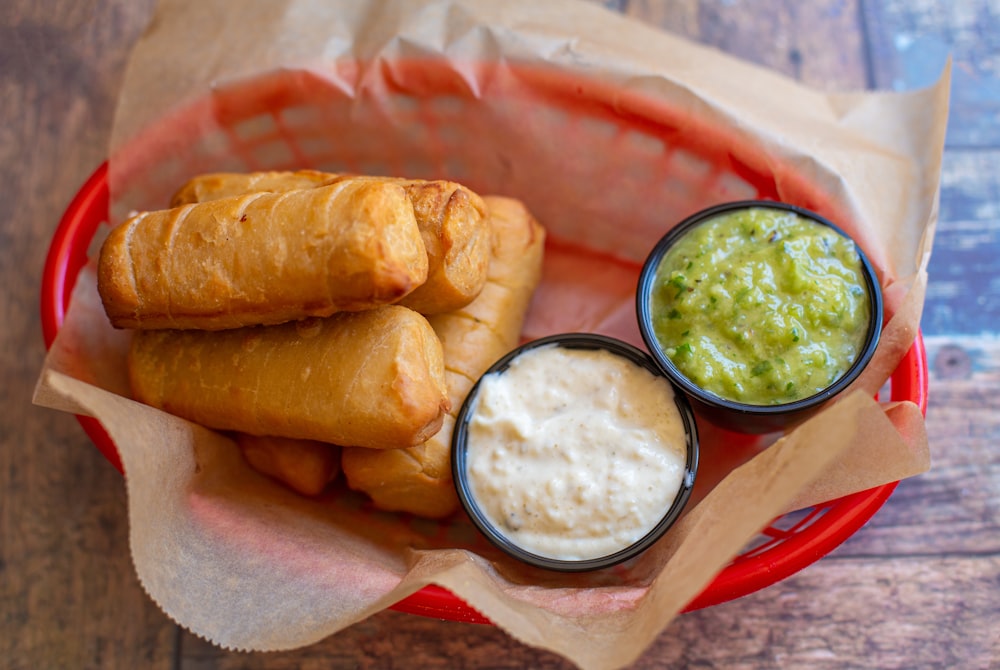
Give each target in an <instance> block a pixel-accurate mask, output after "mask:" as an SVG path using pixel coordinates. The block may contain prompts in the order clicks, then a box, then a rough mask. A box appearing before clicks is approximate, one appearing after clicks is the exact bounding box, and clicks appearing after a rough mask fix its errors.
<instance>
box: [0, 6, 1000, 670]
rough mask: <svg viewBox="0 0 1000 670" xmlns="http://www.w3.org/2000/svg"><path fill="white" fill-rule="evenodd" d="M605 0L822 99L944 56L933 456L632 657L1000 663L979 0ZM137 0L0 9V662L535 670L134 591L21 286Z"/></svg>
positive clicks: (477, 637) (452, 642) (116, 517)
mask: <svg viewBox="0 0 1000 670" xmlns="http://www.w3.org/2000/svg"><path fill="white" fill-rule="evenodd" d="M603 4H605V5H607V6H609V7H611V8H613V9H616V10H618V11H622V12H624V13H626V14H629V15H631V16H633V17H636V18H638V19H641V20H645V21H648V22H650V23H652V24H654V25H657V26H660V27H662V28H664V29H667V30H671V31H674V32H677V33H680V34H685V35H688V36H690V37H692V38H694V39H697V40H700V41H703V42H705V43H709V44H712V45H715V46H718V47H720V48H722V49H724V50H727V51H730V52H732V53H734V54H737V55H739V56H742V57H744V58H747V59H749V60H752V61H756V62H758V63H761V64H764V65H767V66H769V67H772V68H774V69H777V70H780V71H782V72H785V73H787V74H790V75H792V76H794V77H796V78H798V79H800V80H802V81H804V82H807V83H809V84H812V85H815V86H818V87H822V88H830V89H833V88H880V89H892V88H912V87H915V86H920V85H923V84H927V83H930V82H931V81H932V80H933V79H934V78H936V76H937V75H938V73H939V71H940V68H941V66H942V65H943V63H944V60H945V57H946V56H947V54H948V53H949V52H950V53H951V54H952V55H953V57H954V59H955V86H954V91H953V105H954V107H953V112H952V123H951V124H950V130H949V137H948V150H947V155H946V160H945V165H944V175H943V187H942V192H941V214H942V216H941V223H940V225H939V228H938V234H937V243H936V246H935V256H934V259H933V261H932V264H931V285H930V290H929V294H928V298H927V306H926V310H925V313H924V320H923V330H924V334H925V335H926V342H927V349H928V356H929V361H930V366H931V394H930V399H931V402H930V408H929V411H928V421H927V423H928V429H929V432H930V437H931V442H932V449H933V456H934V466H933V469H932V471H931V472H930V473H928V474H926V475H924V476H921V477H918V478H914V479H912V480H907V481H904V482H903V483H902V484H901V485H900V486H899V488H898V489H897V492H896V494H895V495H894V496H893V497H892V498H891V499H890V500H889V502H888V504H886V505H885V507H884V508H883V509H882V511H881V512H880V513H879V514H877V515H876V517H875V518H874V519H873V520H872V521H871V522H870V524H869V525H868V526H867V527H865V528H864V529H863V530H862V531H861V532H859V533H857V534H856V535H855V536H854V537H852V538H851V539H850V540H849V541H848V542H846V543H845V544H844V545H842V546H841V547H840V548H838V549H837V550H836V551H834V552H833V553H832V554H831V555H829V556H828V557H826V558H824V559H823V560H821V561H820V562H818V563H817V564H815V565H813V566H811V567H809V568H808V569H806V570H804V571H802V572H800V573H799V574H797V575H795V576H794V577H792V578H791V579H788V580H786V581H784V582H782V583H780V584H778V585H776V586H773V587H771V588H768V589H766V590H764V591H762V592H759V593H756V594H753V595H751V596H748V597H746V598H743V599H741V600H738V601H735V602H730V603H727V604H724V605H721V606H717V607H713V608H710V609H708V610H701V611H698V612H694V613H691V614H687V615H684V616H682V617H680V618H679V619H678V620H677V621H676V622H674V623H673V624H672V625H671V626H670V627H669V628H668V629H667V630H666V631H665V632H664V633H663V634H662V635H661V636H660V637H659V639H658V640H657V641H656V643H655V644H654V645H653V646H652V647H651V648H650V649H649V650H648V651H647V652H646V653H645V654H644V656H643V657H642V659H641V660H640V662H639V663H638V665H637V667H640V668H654V667H700V668H708V667H712V668H715V667H718V668H855V667H872V668H874V667H878V668H988V667H993V668H997V667H1000V521H998V519H1000V450H998V449H997V448H996V444H997V443H998V442H1000V373H998V368H1000V344H998V340H997V332H998V327H1000V326H998V323H1000V321H998V317H1000V278H998V275H997V273H996V270H997V268H998V267H1000V260H998V258H1000V177H998V176H997V175H998V174H1000V150H998V147H1000V124H998V123H997V121H996V119H997V118H998V113H1000V72H998V69H1000V61H998V59H997V56H998V54H1000V38H998V35H1000V15H998V14H997V11H996V5H995V3H993V2H992V0H957V1H955V2H951V3H912V4H913V5H914V6H912V7H911V6H909V5H910V4H911V3H906V2H903V1H902V0H883V1H882V2H870V1H863V0H817V1H815V2H810V3H799V2H797V1H796V0H757V1H755V2H754V1H750V0H747V1H744V2H739V1H734V0H702V1H700V2H699V1H698V0H665V1H663V2H652V1H648V0H646V1H643V0H617V1H608V2H604V3H603ZM152 5H153V2H152V0H141V1H136V0H131V1H127V0H91V1H90V2H83V3H81V2H70V1H68V0H43V1H39V0H6V2H4V3H3V5H2V6H0V100H2V101H3V103H2V105H0V250H2V251H0V254H2V255H0V259H2V260H0V273H2V276H0V280H2V284H0V285H2V286H3V287H4V291H3V297H2V298H0V313H2V318H0V323H2V325H0V338H2V342H3V346H2V347H0V361H2V376H3V380H4V381H3V383H2V385H0V400H2V402H0V440H2V442H3V444H2V448H0V496H2V502H0V594H2V595H0V666H2V667H11V668H35V667H40V668H91V667H95V668H96V667H101V668H105V667H106V668H164V669H166V668H178V667H179V668H224V667H225V668H228V667H272V668H273V667H277V668H286V667H287V668H293V667H296V668H297V667H301V668H320V667H323V668H328V667H425V668H436V667H441V668H444V667H478V666H484V667H491V668H500V667H511V668H513V667H545V668H557V667H559V668H561V667H567V666H568V664H567V663H566V662H565V661H564V660H563V659H561V658H559V657H556V656H554V655H551V654H548V653H545V652H540V651H537V650H534V649H531V648H528V647H525V646H522V645H520V644H519V643H517V642H515V641H513V640H511V639H510V638H508V637H507V636H506V635H505V634H504V633H502V632H501V631H499V630H497V629H496V628H493V627H489V626H479V625H473V624H457V623H451V622H443V621H437V620H432V619H427V618H422V617H417V616H412V615H407V614H401V613H397V612H391V611H389V612H384V613H382V614H379V615H377V616H375V617H372V618H371V619H369V620H366V621H364V622H362V623H360V624H358V625H355V626H353V627H352V628H349V629H348V630H345V631H343V632H342V633H340V634H338V635H336V636H334V637H332V638H330V639H328V640H326V641H324V642H322V643H321V644H317V645H315V646H313V647H310V648H307V649H302V650H299V651H295V652H290V653H282V654H270V655H261V654H239V653H230V652H227V651H223V650H221V649H217V648H215V647H213V646H211V645H209V644H207V643H205V642H202V641H200V640H199V639H197V638H196V637H194V636H193V635H191V634H189V633H187V632H184V631H182V630H181V629H179V628H178V627H177V626H176V625H174V624H173V623H172V622H171V621H170V620H168V619H167V617H166V616H164V615H163V614H162V613H161V612H160V611H159V610H158V609H157V608H156V606H155V605H154V604H153V603H152V602H151V601H150V600H149V599H148V598H147V597H146V596H145V594H144V593H143V592H142V590H141V588H140V587H139V585H138V583H137V581H136V578H135V576H134V573H133V570H132V567H131V563H130V559H129V553H128V545H127V519H126V501H125V494H124V487H123V484H122V480H121V477H120V476H119V475H118V473H117V472H116V471H115V470H114V469H113V468H112V467H111V466H110V465H108V463H107V462H105V461H104V460H103V459H102V458H101V456H100V454H99V453H98V452H97V451H96V450H95V449H94V448H93V447H92V445H91V444H90V443H89V441H88V440H87V438H86V437H85V435H84V433H83V431H82V430H81V429H80V427H79V425H78V424H77V423H76V421H75V420H74V419H73V418H72V417H70V416H68V415H64V414H60V413H57V412H53V411H49V410H44V409H40V408H36V407H33V406H31V404H30V397H31V392H32V388H33V385H34V383H35V379H36V376H37V373H38V370H39V368H40V366H41V362H42V358H43V355H44V349H43V346H42V337H41V332H40V325H39V319H38V307H37V303H38V292H39V277H40V274H41V268H42V263H43V259H44V256H45V252H46V248H47V245H48V241H49V238H50V236H51V235H52V232H53V230H54V229H55V227H56V225H57V223H58V220H59V216H60V213H61V212H62V210H63V209H64V208H65V206H66V205H67V203H68V201H69V199H70V198H71V197H72V195H73V193H74V192H75V191H76V189H77V188H78V187H79V186H80V184H81V183H82V182H83V180H84V179H85V178H86V177H87V175H88V174H89V173H90V172H91V171H92V170H93V169H94V167H95V166H97V165H98V164H99V163H100V162H101V161H102V160H103V159H104V158H105V154H106V141H107V138H108V133H109V129H110V126H111V119H112V114H113V107H114V101H115V96H116V92H117V87H118V85H119V83H120V81H121V78H122V72H123V68H124V65H125V59H126V56H127V53H128V50H129V47H130V46H131V44H132V43H133V42H134V41H135V40H136V39H137V38H138V36H139V35H140V33H141V31H142V29H143V27H144V25H145V22H146V21H147V19H148V17H149V16H150V13H151V10H152Z"/></svg>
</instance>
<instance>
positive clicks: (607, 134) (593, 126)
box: [577, 116, 621, 142]
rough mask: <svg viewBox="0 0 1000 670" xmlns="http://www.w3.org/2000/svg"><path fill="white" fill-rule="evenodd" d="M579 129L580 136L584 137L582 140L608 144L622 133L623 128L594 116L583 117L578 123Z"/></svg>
mask: <svg viewBox="0 0 1000 670" xmlns="http://www.w3.org/2000/svg"><path fill="white" fill-rule="evenodd" d="M577 128H578V129H579V131H580V134H581V135H583V138H582V139H583V140H584V141H588V142H589V141H593V140H601V141H604V142H607V141H610V140H611V139H612V138H613V137H615V136H616V135H617V134H618V133H619V132H620V131H621V127H620V126H619V125H618V124H616V123H612V122H611V121H606V120H604V119H598V118H595V117H593V116H584V117H581V118H580V120H579V121H578V122H577Z"/></svg>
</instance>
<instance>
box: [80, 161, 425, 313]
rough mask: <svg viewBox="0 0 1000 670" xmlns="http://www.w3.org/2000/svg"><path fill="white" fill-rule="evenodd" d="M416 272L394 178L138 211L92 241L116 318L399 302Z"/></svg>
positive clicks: (420, 273)
mask: <svg viewBox="0 0 1000 670" xmlns="http://www.w3.org/2000/svg"><path fill="white" fill-rule="evenodd" d="M426 279H427V250H426V248H425V247H424V244H423V239H422V237H421V233H420V229H419V228H418V227H417V224H416V219H415V217H414V213H413V205H412V203H411V202H410V199H409V197H408V196H407V194H406V191H405V189H404V188H403V187H402V186H401V185H399V184H393V183H390V182H379V181H372V180H365V179H359V180H342V181H338V182H337V183H336V184H331V185H329V186H322V187H320V188H314V189H308V190H298V191H289V192H286V193H265V192H258V193H251V194H247V195H242V196H237V197H233V198H224V199H221V200H213V201H209V202H203V203H196V204H192V205H185V206H181V207H176V208H173V209H169V210H161V211H155V212H144V213H141V214H138V215H136V216H134V217H132V218H131V219H129V220H128V221H126V222H124V223H123V224H121V225H120V226H117V227H116V228H115V229H114V230H113V231H112V232H111V234H110V235H109V236H108V239H107V240H106V241H105V242H104V244H103V246H102V248H101V254H100V259H99V263H98V290H99V292H100V295H101V300H102V302H103V304H104V308H105V311H106V312H107V314H108V317H109V318H110V320H111V323H112V324H113V325H114V326H116V327H119V328H143V329H158V328H174V329H187V328H194V329H203V330H218V329H225V328H237V327H241V326H247V325H262V324H265V325H266V324H277V323H283V322H286V321H291V320H294V319H302V318H306V317H310V316H329V315H331V314H333V313H334V312H337V311H343V310H347V311H355V310H362V309H370V308H373V307H376V306H379V305H383V304H388V303H392V302H396V301H398V300H399V299H400V298H402V297H403V296H405V295H407V294H408V293H410V292H412V291H413V290H414V289H416V288H417V287H418V286H420V285H421V284H423V283H424V282H425V281H426Z"/></svg>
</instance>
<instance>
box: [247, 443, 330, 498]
mask: <svg viewBox="0 0 1000 670" xmlns="http://www.w3.org/2000/svg"><path fill="white" fill-rule="evenodd" d="M236 444H237V445H239V448H240V451H242V452H243V458H245V459H246V461H247V463H249V464H250V467H252V468H253V469H254V470H256V471H257V472H260V473H261V474H264V475H267V476H268V477H271V478H273V479H276V480H278V481H279V482H281V483H282V484H284V485H285V486H288V487H289V488H290V489H292V490H293V491H296V492H297V493H301V494H302V495H304V496H316V495H319V494H320V493H322V492H323V489H325V488H326V485H327V484H329V483H330V482H331V481H333V479H334V478H335V477H336V476H337V474H338V473H339V472H340V447H338V446H335V445H332V444H327V443H325V442H317V441H316V440H295V439H292V438H288V437H275V436H273V435H247V434H246V433H238V434H237V435H236Z"/></svg>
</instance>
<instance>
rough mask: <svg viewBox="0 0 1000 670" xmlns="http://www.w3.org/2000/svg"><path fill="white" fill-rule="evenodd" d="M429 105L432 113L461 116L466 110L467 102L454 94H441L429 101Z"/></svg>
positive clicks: (451, 116)
mask: <svg viewBox="0 0 1000 670" xmlns="http://www.w3.org/2000/svg"><path fill="white" fill-rule="evenodd" d="M427 107H428V109H429V110H430V111H431V113H432V114H438V115H441V116H445V117H448V118H449V119H450V118H454V117H457V116H461V114H462V112H463V111H464V110H465V102H464V101H463V100H462V99H461V98H458V97H456V96H453V95H439V96H437V97H434V98H430V99H429V100H428V101H427Z"/></svg>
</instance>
